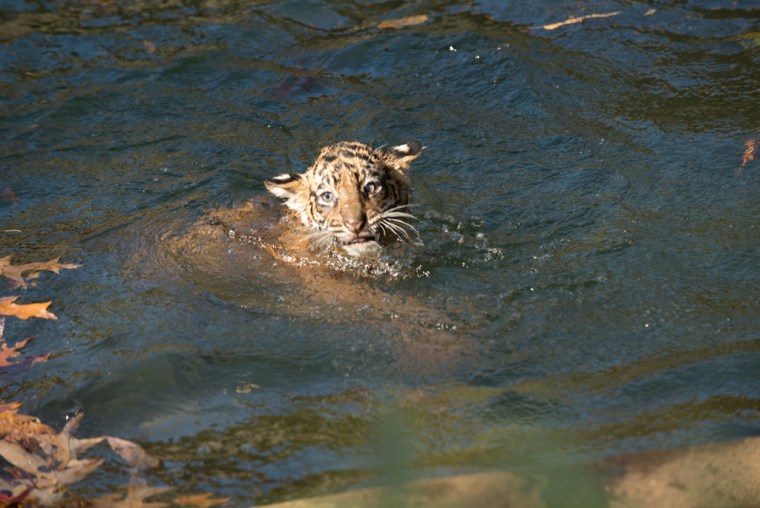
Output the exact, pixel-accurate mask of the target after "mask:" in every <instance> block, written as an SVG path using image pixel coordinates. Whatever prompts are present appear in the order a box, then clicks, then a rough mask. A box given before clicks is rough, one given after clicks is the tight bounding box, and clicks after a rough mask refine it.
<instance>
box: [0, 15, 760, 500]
mask: <svg viewBox="0 0 760 508" xmlns="http://www.w3.org/2000/svg"><path fill="white" fill-rule="evenodd" d="M613 12H617V13H618V14H616V15H615V16H611V17H608V18H599V19H590V20H587V21H585V22H584V23H582V24H572V25H567V26H564V27H561V28H558V29H556V30H545V29H543V28H541V27H542V26H543V25H545V24H548V23H554V22H558V21H562V20H565V19H567V18H569V17H570V16H582V15H589V14H599V13H613ZM419 14H424V15H427V16H428V19H427V21H425V22H424V23H422V24H419V25H415V26H410V27H406V28H401V29H389V30H382V29H379V28H377V25H378V23H380V22H381V21H385V20H393V19H398V18H403V17H405V16H410V15H419ZM759 16H760V11H759V10H758V8H757V6H756V5H755V3H754V2H750V1H742V0H737V1H734V2H718V1H712V0H692V1H686V2H680V1H679V2H676V1H663V2H651V3H647V2H635V1H625V2H623V1H618V2H615V1H602V0H600V1H589V2H502V1H487V0H486V1H480V2H477V3H471V4H464V3H456V2H443V1H424V2H418V3H414V4H408V5H407V4H403V3H401V2H381V1H378V2H374V1H371V0H368V1H364V0H361V1H359V0H357V1H353V2H351V1H346V2H327V1H319V0H311V1H296V0H293V1H286V2H274V1H250V2H235V3H224V2H213V1H205V2H204V1H198V2H192V3H187V4H182V3H177V2H175V1H173V0H170V1H165V2H147V1H125V2H115V1H111V0H89V1H83V2H76V1H75V2H32V1H28V2H24V1H18V2H9V1H6V2H0V44H2V51H0V68H1V69H2V72H1V73H0V122H1V123H0V132H1V133H2V139H3V144H2V148H0V164H1V166H0V167H2V172H1V173H0V230H20V232H18V233H12V232H3V233H0V243H1V245H2V252H0V256H2V255H8V254H13V255H14V256H15V259H16V260H17V261H18V262H21V261H37V260H43V259H49V258H52V257H55V256H59V255H60V256H63V259H64V260H65V261H67V262H76V263H80V264H82V265H83V266H82V268H80V269H78V270H75V271H67V272H64V273H62V274H61V275H60V276H57V277H56V276H52V275H46V276H44V277H43V279H42V280H41V283H40V284H39V285H38V286H37V287H33V288H29V289H28V290H25V292H24V295H23V296H24V299H25V300H26V301H40V300H47V299H52V300H53V306H52V307H51V309H52V310H54V312H55V313H56V314H57V315H58V316H59V320H58V321H56V322H39V321H30V322H23V323H21V322H9V324H8V326H7V327H6V335H7V336H8V337H9V338H10V339H20V338H23V337H26V336H28V335H30V334H33V335H36V336H37V339H36V340H35V341H33V342H32V343H30V345H29V346H28V348H27V349H29V350H30V351H31V352H32V353H37V354H39V353H43V352H47V351H52V352H53V355H52V357H51V359H50V360H49V361H48V362H47V363H46V364H42V365H37V366H35V367H34V368H32V369H31V370H30V371H29V372H26V373H24V374H21V375H18V376H16V377H13V378H10V379H2V388H0V395H1V396H2V398H3V399H6V400H10V399H13V400H20V401H23V402H24V405H25V409H26V410H27V411H28V412H31V413H32V414H35V415H38V416H40V417H41V418H43V419H45V420H46V421H50V422H52V423H61V422H63V419H64V417H65V415H66V414H68V413H70V412H71V411H75V410H80V409H81V410H84V412H85V419H84V422H83V426H82V433H83V434H90V435H100V434H110V435H117V436H121V437H125V438H129V439H135V440H138V441H139V442H141V443H142V444H144V445H145V446H146V448H148V449H149V450H150V451H151V452H152V453H153V454H155V455H156V456H157V457H159V458H161V459H162V461H163V462H162V466H161V467H160V468H158V469H157V470H154V471H151V472H149V473H148V481H149V483H151V484H154V485H169V486H171V487H174V488H175V491H176V492H197V491H208V492H213V493H214V494H215V495H218V496H223V497H230V498H231V499H232V500H233V502H234V503H237V504H239V505H240V506H246V505H250V504H252V503H262V502H266V501H276V500H283V499H288V498H292V497H298V496H303V495H307V494H315V493H325V492H332V491H337V490H342V489H345V488H350V487H354V486H358V485H367V484H372V483H373V482H374V481H376V479H377V475H376V471H377V470H378V469H377V468H378V467H379V468H380V471H382V470H383V469H382V464H383V463H384V460H386V459H385V458H384V457H385V454H384V453H382V449H383V448H384V447H385V445H387V444H388V442H393V443H396V444H398V443H399V442H400V443H402V444H406V445H407V446H404V447H402V449H405V451H403V452H401V451H399V452H398V453H397V454H396V455H395V456H393V457H392V458H391V459H390V460H392V461H393V460H396V461H398V462H399V463H401V462H403V461H405V460H409V461H411V464H412V466H411V468H410V470H409V471H408V474H409V475H439V474H449V473H453V472H458V471H468V470H475V469H479V468H483V467H506V468H526V467H542V466H543V465H546V464H557V463H568V462H569V463H577V462H582V461H584V460H586V459H588V458H596V457H603V456H607V455H610V454H614V453H619V452H630V451H639V450H646V449H660V448H668V447H673V446H681V445H693V444H697V443H704V442H713V441H718V440H723V439H732V438H738V437H741V436H746V435H754V434H757V432H758V429H759V428H760V418H758V411H759V410H760V391H758V386H760V385H759V384H758V374H757V373H758V372H760V326H759V320H758V310H757V309H758V303H760V302H759V300H760V292H759V291H758V288H759V287H760V262H759V261H760V259H759V256H758V254H760V242H759V240H760V234H759V232H758V224H759V223H760V222H759V221H758V219H759V218H760V206H758V203H760V200H758V183H759V179H758V175H759V174H760V165H758V161H757V160H754V161H749V162H748V163H747V164H745V165H744V166H743V167H742V166H741V164H742V154H743V153H744V152H745V149H746V146H745V143H746V142H749V141H750V140H753V139H757V138H758V137H760V131H759V130H758V129H759V128H760V109H759V108H758V104H760V92H759V91H758V90H759V89H758V83H760V65H759V64H760V22H759V21H758V19H760V18H759ZM353 139H357V140H361V141H365V142H371V143H373V144H375V145H383V144H397V143H403V142H406V141H407V140H410V139H419V140H421V141H422V142H423V143H424V144H425V145H426V146H427V150H426V151H425V153H424V155H423V157H421V158H420V159H419V160H418V161H417V162H416V163H415V165H414V167H413V170H412V171H413V173H412V177H413V183H414V201H415V203H416V204H417V205H418V206H417V208H416V209H415V213H417V215H418V216H419V217H420V221H419V223H418V224H417V227H418V229H419V230H420V233H421V236H422V240H423V244H424V245H423V246H422V247H417V248H414V249H412V250H410V251H409V252H407V253H406V255H408V256H409V259H410V260H411V261H409V264H407V265H404V266H405V269H407V270H408V273H409V276H406V277H402V278H400V279H399V278H388V277H379V278H377V279H367V278H356V277H351V276H350V275H341V276H338V275H336V277H334V278H333V279H313V280H311V279H310V275H308V273H307V274H305V275H304V274H298V273H294V271H293V269H290V268H288V267H283V266H278V267H276V268H272V269H270V266H269V263H270V260H268V259H266V258H261V257H260V255H261V253H259V252H255V251H253V250H252V249H250V248H246V245H244V244H237V245H236V246H235V247H233V248H229V247H228V246H226V247H222V246H220V244H218V243H214V241H213V239H211V238H207V239H205V240H204V239H200V240H199V241H200V244H198V245H197V247H198V250H197V252H195V253H194V254H193V255H189V254H188V252H189V251H188V250H187V248H186V247H187V245H188V243H186V244H184V245H185V250H182V249H179V248H177V243H176V242H182V241H183V240H184V241H186V242H187V241H188V238H191V237H190V236H188V235H189V234H190V233H189V232H190V231H191V229H192V224H193V223H194V222H195V221H196V220H198V219H199V218H200V217H202V216H203V215H204V214H205V213H207V212H208V211H209V210H213V209H217V208H223V207H227V206H231V205H233V204H234V203H240V202H243V201H244V200H246V199H248V198H250V197H252V196H263V195H264V194H265V191H264V188H263V185H262V181H263V180H264V179H265V178H268V177H271V176H273V175H276V174H280V173H282V172H285V171H302V170H304V169H305V168H306V167H307V166H308V165H309V164H310V162H311V161H312V160H313V158H314V157H315V156H316V154H317V153H318V150H319V148H320V147H321V146H323V145H325V144H329V143H332V142H335V141H338V140H353ZM204 242H205V243H204ZM336 281H337V282H336ZM355 294H358V295H362V296H363V297H364V301H362V300H359V299H357V298H351V297H342V298H336V296H335V295H339V296H340V295H355ZM389 421H395V422H397V423H398V425H395V424H394V425H389V424H388V423H387V422H389ZM399 422H400V423H399ZM388 429H391V430H388ZM392 429H396V431H393V430H392ZM399 429H400V430H399ZM394 432H395V434H394ZM389 433H390V434H389ZM388 436H390V437H388ZM384 443H385V445H384ZM394 457H395V458H394ZM109 460H112V459H109ZM124 475H125V473H124V472H123V470H122V469H120V465H119V463H118V462H117V461H116V460H115V459H113V460H112V461H111V462H109V463H108V467H107V468H106V470H105V471H103V472H101V473H100V474H98V475H94V476H93V477H92V478H90V479H88V480H87V481H85V482H84V483H83V484H81V485H80V486H79V487H77V488H78V489H79V490H77V492H78V493H80V494H81V495H83V496H90V495H94V494H95V493H97V492H102V491H104V490H108V489H112V488H114V486H116V485H119V484H123V483H124Z"/></svg>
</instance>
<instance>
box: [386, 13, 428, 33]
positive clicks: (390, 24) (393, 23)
mask: <svg viewBox="0 0 760 508" xmlns="http://www.w3.org/2000/svg"><path fill="white" fill-rule="evenodd" d="M428 19H429V18H428V17H427V15H426V14H420V15H418V16H406V17H404V18H396V19H389V20H387V21H381V22H380V23H378V24H377V28H379V29H381V30H387V29H391V28H393V29H399V28H406V27H408V26H414V25H421V24H422V23H424V22H426V21H427V20H428Z"/></svg>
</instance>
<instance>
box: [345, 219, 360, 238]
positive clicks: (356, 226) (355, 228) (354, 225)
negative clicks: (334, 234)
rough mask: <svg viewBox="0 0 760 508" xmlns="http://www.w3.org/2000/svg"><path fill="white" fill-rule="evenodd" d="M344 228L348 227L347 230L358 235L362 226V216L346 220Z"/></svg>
mask: <svg viewBox="0 0 760 508" xmlns="http://www.w3.org/2000/svg"><path fill="white" fill-rule="evenodd" d="M346 228H348V230H349V231H351V232H352V233H354V234H357V235H358V234H359V232H360V231H361V230H362V229H363V228H364V218H361V219H359V220H353V221H350V222H346Z"/></svg>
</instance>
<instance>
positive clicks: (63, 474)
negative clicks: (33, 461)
mask: <svg viewBox="0 0 760 508" xmlns="http://www.w3.org/2000/svg"><path fill="white" fill-rule="evenodd" d="M102 463H103V459H84V460H79V459H73V460H70V461H69V462H68V463H67V464H66V467H65V469H56V470H53V471H51V472H49V473H47V475H46V476H47V477H48V478H49V479H50V480H51V484H52V485H54V484H56V483H58V484H62V485H68V484H70V483H76V482H79V481H81V480H83V479H84V478H85V477H86V476H87V475H89V474H90V473H92V472H93V471H95V470H96V469H97V468H99V467H100V465H101V464H102Z"/></svg>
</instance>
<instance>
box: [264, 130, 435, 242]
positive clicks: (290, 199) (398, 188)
mask: <svg viewBox="0 0 760 508" xmlns="http://www.w3.org/2000/svg"><path fill="white" fill-rule="evenodd" d="M423 149H424V147H423V146H422V145H421V144H420V143H419V142H417V141H411V142H409V143H406V144H404V145H399V146H396V147H393V148H390V149H388V150H384V149H382V148H372V147H370V146H368V145H365V144H363V143H359V142H341V143H336V144H334V145H329V146H326V147H325V148H323V149H322V151H321V152H320V154H319V156H318V157H317V159H316V161H315V162H314V164H313V165H312V166H311V167H310V168H309V169H308V170H306V172H304V173H293V174H284V175H280V176H277V177H274V178H272V179H270V180H267V181H266V182H265V185H266V188H267V189H268V190H269V191H270V192H271V193H272V194H274V195H275V196H278V197H280V198H282V199H283V200H284V203H285V205H286V206H287V207H288V208H290V209H291V210H293V212H295V214H296V215H297V216H298V218H299V220H300V221H301V223H302V224H303V225H304V226H306V227H308V228H309V229H310V230H311V233H310V234H308V235H307V236H308V239H309V241H310V243H311V245H312V246H313V247H314V248H317V249H321V248H327V247H329V246H331V245H333V244H337V245H338V246H340V247H342V248H343V249H344V250H345V251H346V252H347V253H348V254H351V255H353V256H362V255H365V254H370V253H374V252H378V251H379V250H380V249H381V245H383V244H384V243H386V242H387V241H388V240H389V239H393V238H398V239H400V240H402V241H409V240H410V239H411V238H412V235H415V234H416V230H415V229H414V227H413V226H412V225H411V224H410V223H409V222H408V220H409V219H414V216H413V215H411V214H410V213H409V195H410V190H411V189H410V185H409V176H408V169H409V166H410V164H411V163H412V161H414V160H415V159H416V158H417V157H419V156H420V154H421V153H422V151H423Z"/></svg>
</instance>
